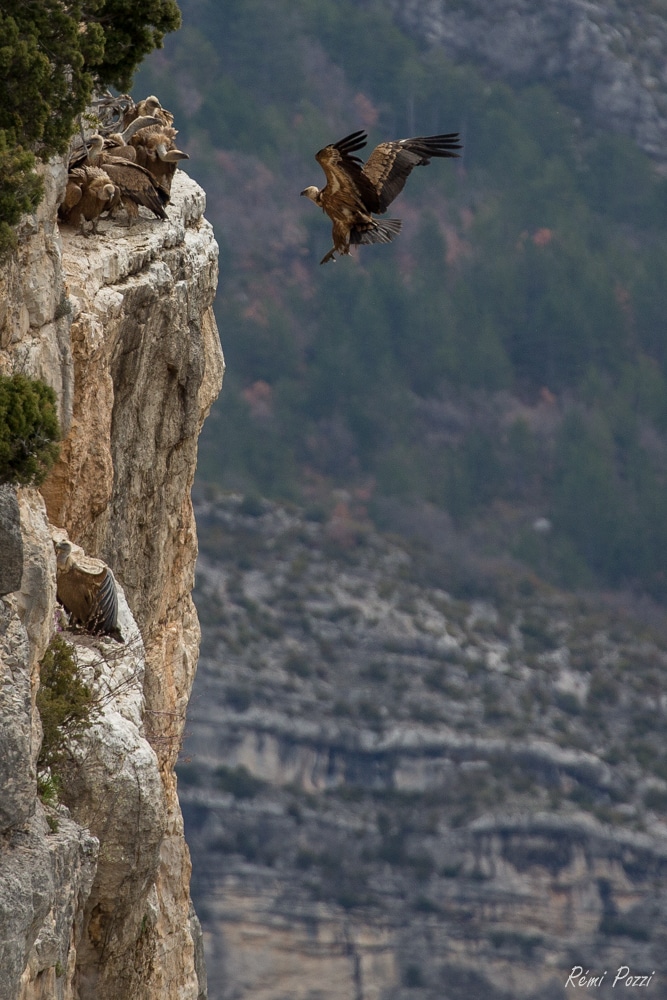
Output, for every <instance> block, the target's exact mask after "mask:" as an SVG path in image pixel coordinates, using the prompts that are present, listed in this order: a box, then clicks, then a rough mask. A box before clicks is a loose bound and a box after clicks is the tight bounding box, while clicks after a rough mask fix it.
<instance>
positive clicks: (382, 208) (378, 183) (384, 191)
mask: <svg viewBox="0 0 667 1000" xmlns="http://www.w3.org/2000/svg"><path fill="white" fill-rule="evenodd" d="M458 138H459V134H458V132H448V133H446V134H444V135H426V136H417V137H416V138H414V139H398V140H397V141H395V142H381V143H380V145H379V146H376V147H375V149H374V150H373V152H372V153H371V155H370V156H369V157H368V160H367V161H366V163H365V165H364V167H363V169H362V171H361V174H362V177H361V181H360V188H361V191H362V197H363V199H364V204H365V205H366V207H367V208H368V210H369V211H370V212H378V213H381V212H386V211H387V208H388V207H389V205H391V203H392V201H393V200H394V198H396V196H397V195H399V194H400V193H401V191H402V190H403V188H404V187H405V182H406V180H407V179H408V177H409V176H410V173H411V172H412V169H413V168H414V167H423V166H426V164H427V163H430V161H431V158H432V157H434V156H440V157H445V156H458V155H459V154H458V153H457V152H455V150H457V149H460V148H461V144H460V143H459V142H458V141H457V140H458Z"/></svg>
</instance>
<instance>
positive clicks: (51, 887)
mask: <svg viewBox="0 0 667 1000" xmlns="http://www.w3.org/2000/svg"><path fill="white" fill-rule="evenodd" d="M65 179H66V171H65V169H64V167H63V166H62V165H61V164H58V163H52V164H50V165H49V166H48V167H47V168H46V169H45V183H46V196H45V198H44V200H43V202H42V204H41V205H40V207H39V210H38V212H37V214H36V215H35V216H31V217H26V218H25V219H24V221H23V223H22V225H21V227H20V230H19V247H18V250H17V252H16V254H15V255H14V256H13V257H12V259H11V260H8V261H5V262H4V263H3V265H2V266H1V267H0V372H2V373H5V374H10V373H13V372H21V373H22V374H24V375H27V376H29V377H31V378H39V379H42V380H43V381H45V382H47V383H48V384H49V385H51V386H52V387H53V388H54V390H55V392H56V394H57V398H58V407H59V417H60V422H61V428H62V433H63V442H62V446H61V452H60V459H59V461H58V464H57V465H56V466H55V468H54V469H53V470H52V472H51V474H50V476H49V478H48V479H47V481H46V482H45V483H44V485H43V486H42V487H41V490H40V491H38V490H36V489H28V488H23V489H19V490H18V491H15V490H14V489H13V488H10V487H3V488H2V489H0V527H1V530H0V564H1V565H2V569H1V570H0V595H4V596H0V671H1V678H2V684H1V685H0V720H1V724H0V734H1V735H0V761H2V764H1V765H0V770H1V771H2V784H3V802H2V805H1V806H0V827H1V829H0V832H1V833H2V838H1V840H0V998H2V1000H15V998H20V1000H36V998H46V997H49V998H58V1000H69V998H72V1000H85V998H88V997H93V996H95V997H96V998H98V1000H107V998H108V1000H111V998H119V1000H120V998H123V1000H126V998H127V997H130V996H131V997H132V998H137V1000H139V998H141V1000H150V998H157V997H160V998H166V997H169V998H173V1000H201V998H203V997H205V996H206V984H205V972H204V966H203V957H202V949H201V932H200V930H199V924H198V921H197V918H196V916H195V914H194V911H193V909H192V905H191V902H190V896H189V881H190V860H189V854H188V849H187V846H186V844H185V840H184V837H183V825H182V818H181V812H180V807H179V804H178V799H177V795H176V779H175V775H174V770H173V769H174V764H175V762H176V759H177V756H178V752H179V749H180V746H181V737H182V732H183V725H184V717H185V709H186V705H187V702H188V698H189V695H190V689H191V685H192V681H193V676H194V672H195V667H196V662H197V656H198V651H199V638H200V633H199V623H198V620H197V615H196V612H195V609H194V605H193V603H192V599H191V596H190V594H191V590H192V586H193V581H194V564H195V559H196V555H197V540H196V531H195V523H194V517H193V512H192V505H191V501H190V488H191V485H192V480H193V477H194V471H195V464H196V451H197V439H198V435H199V432H200V429H201V426H202V423H203V421H204V419H205V417H206V415H207V413H208V410H209V408H210V406H211V403H212V402H213V400H214V399H215V397H216V396H217V394H218V392H219V390H220V386H221V381H222V373H223V367H224V366H223V359H222V353H221V349H220V343H219V339H218V334H217V330H216V325H215V319H214V316H213V310H212V302H213V298H214V294H215V289H216V283H217V245H216V243H215V239H214V237H213V231H212V228H211V226H210V225H209V224H208V222H207V221H206V220H205V219H204V210H205V197H204V193H203V191H202V190H201V189H200V188H199V187H198V186H197V185H196V184H195V183H194V181H192V180H191V179H190V178H189V177H187V175H185V174H184V173H182V172H180V171H179V172H178V173H177V175H176V178H175V181H174V185H173V190H172V202H171V204H170V206H169V208H168V220H167V221H165V222H157V221H156V220H154V219H148V218H146V219H143V218H142V219H140V220H139V221H138V222H137V223H135V224H134V226H132V227H131V228H128V227H127V226H126V225H124V224H122V222H121V223H118V222H112V221H110V220H106V221H104V220H103V221H102V223H101V224H100V227H99V229H100V231H99V234H98V235H97V236H92V237H84V236H82V235H81V234H79V233H78V232H77V231H75V230H74V229H72V228H68V227H62V228H59V227H58V224H57V222H56V210H57V205H58V203H59V201H60V199H61V197H62V192H63V190H64V185H65ZM58 537H60V538H62V537H69V539H70V540H71V541H72V542H75V543H77V544H78V545H80V546H81V547H82V548H83V549H84V550H85V552H86V554H87V555H89V556H94V557H97V558H99V559H102V560H104V561H105V562H106V563H107V564H108V565H109V566H110V567H111V568H112V570H113V572H114V574H115V577H116V580H117V582H118V584H119V589H120V624H121V630H122V632H123V636H124V639H125V641H124V643H123V644H120V643H117V642H115V641H114V640H112V639H110V638H108V637H94V636H90V635H86V634H84V633H81V632H79V633H74V632H72V631H69V630H65V631H63V632H62V637H63V638H64V639H65V640H66V641H67V642H68V644H69V645H70V646H71V648H72V650H73V651H74V654H75V656H76V660H77V662H78V665H79V669H80V671H81V674H82V677H83V679H84V680H85V682H86V684H87V685H88V687H89V690H90V691H91V692H92V694H93V698H94V702H95V706H96V708H95V714H94V717H93V720H92V725H91V726H90V728H89V729H87V730H86V731H85V733H84V735H83V738H82V739H81V741H80V742H79V743H77V746H76V748H75V750H74V751H73V752H72V754H71V759H70V760H69V763H68V772H67V780H66V781H65V782H64V783H63V787H62V788H61V789H60V791H59V795H58V801H57V802H56V803H54V802H53V801H51V802H48V801H46V799H45V796H44V794H42V795H41V796H40V795H38V789H37V774H36V762H37V756H38V753H39V748H40V744H41V738H42V732H41V724H40V719H39V713H38V711H37V709H36V701H35V699H36V693H37V689H38V687H39V663H40V660H41V659H42V658H43V656H44V653H45V651H46V649H47V647H48V645H49V642H50V641H51V639H52V638H53V635H54V634H55V633H56V632H57V631H59V630H60V629H62V627H63V626H62V622H61V620H60V618H59V614H58V605H57V602H56V562H55V553H54V547H53V540H54V538H58Z"/></svg>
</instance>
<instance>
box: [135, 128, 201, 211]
mask: <svg viewBox="0 0 667 1000" xmlns="http://www.w3.org/2000/svg"><path fill="white" fill-rule="evenodd" d="M177 134H178V133H177V131H176V129H175V128H172V127H171V126H169V125H148V126H146V127H144V128H141V129H139V130H138V131H137V132H136V133H135V134H134V135H133V136H132V137H131V139H130V140H129V141H130V147H131V148H132V149H133V150H134V152H135V158H136V162H137V163H139V164H140V165H141V166H142V167H145V169H146V170H148V172H149V173H150V174H151V176H152V177H153V179H154V180H155V182H156V184H157V185H158V187H159V188H160V189H161V190H163V191H165V192H166V193H167V194H170V193H171V182H172V180H173V178H174V174H175V173H176V168H177V166H178V162H179V160H189V159H190V157H189V155H188V153H184V152H182V150H180V149H177V148H176V143H175V142H174V139H175V138H176V135H177Z"/></svg>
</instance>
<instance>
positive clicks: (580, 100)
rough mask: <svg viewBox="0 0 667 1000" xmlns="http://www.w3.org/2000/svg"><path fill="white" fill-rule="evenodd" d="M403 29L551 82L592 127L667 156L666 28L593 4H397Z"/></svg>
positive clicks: (485, 65) (517, 79) (526, 0)
mask: <svg viewBox="0 0 667 1000" xmlns="http://www.w3.org/2000/svg"><path fill="white" fill-rule="evenodd" d="M392 7H393V9H394V14H395V17H396V20H397V21H398V23H399V24H400V25H401V26H402V27H403V28H404V29H405V30H407V31H408V32H409V33H410V34H412V35H414V36H415V37H417V38H419V39H420V40H421V41H423V42H426V43H427V44H428V45H430V46H433V47H438V48H442V49H443V50H444V51H445V52H446V53H447V55H448V56H450V57H451V58H452V59H454V60H458V61H467V60H469V61H474V62H476V63H477V64H478V65H480V66H481V68H482V69H483V70H484V71H486V73H487V74H488V75H489V76H492V77H497V78H502V79H506V80H509V81H511V82H514V83H519V84H521V83H537V82H543V83H548V84H549V85H550V86H552V87H553V88H555V90H556V92H557V93H560V95H561V96H562V97H563V98H564V99H565V100H566V101H568V102H569V103H571V104H572V105H573V106H574V107H576V108H577V109H580V110H582V111H583V112H584V113H585V114H586V115H587V116H588V117H589V118H591V119H592V120H593V121H594V122H595V123H597V124H600V125H603V126H604V127H605V128H611V129H612V130H614V131H617V132H620V133H622V134H624V135H628V136H631V137H632V138H633V139H634V140H635V141H636V142H637V143H638V144H639V146H640V147H641V148H642V149H644V150H645V151H646V152H647V153H649V154H651V155H652V156H656V157H659V158H661V159H664V158H665V157H667V115H666V114H665V110H666V109H665V97H666V92H667V86H666V84H667V81H666V80H665V74H664V66H665V59H666V56H667V25H666V23H665V19H664V17H660V16H657V15H656V14H652V13H651V12H649V11H647V10H637V9H634V8H633V6H632V5H628V6H627V7H623V8H621V7H620V5H619V7H616V6H615V5H613V4H601V3H591V2H587V0H546V2H540V0H500V2H495V0H493V2H492V0H472V2H469V3H465V4H461V3H458V2H451V0H428V2H422V0H392Z"/></svg>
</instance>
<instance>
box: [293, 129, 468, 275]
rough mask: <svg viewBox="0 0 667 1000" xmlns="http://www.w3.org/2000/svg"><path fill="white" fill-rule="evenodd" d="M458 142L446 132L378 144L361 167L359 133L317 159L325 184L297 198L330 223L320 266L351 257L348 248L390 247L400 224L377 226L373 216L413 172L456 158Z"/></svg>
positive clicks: (323, 151)
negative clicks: (442, 159) (330, 242)
mask: <svg viewBox="0 0 667 1000" xmlns="http://www.w3.org/2000/svg"><path fill="white" fill-rule="evenodd" d="M458 137H459V136H458V132H449V133H446V134H444V135H428V136H417V137H415V138H413V139H398V140H396V141H393V142H381V143H380V145H379V146H376V147H375V149H374V150H373V152H372V153H371V155H370V156H369V157H368V160H367V161H366V163H362V161H361V160H360V159H359V157H358V156H355V155H354V153H356V152H357V151H358V150H360V149H363V147H364V146H365V145H366V142H367V138H366V133H365V132H363V131H358V132H352V133H351V134H350V135H347V136H345V138H344V139H340V140H339V141H338V142H335V143H333V144H332V145H330V146H325V147H324V149H321V150H320V151H319V152H318V153H316V155H315V159H316V160H317V162H318V163H319V164H320V166H321V167H322V170H323V171H324V174H325V176H326V179H327V183H326V185H325V186H324V187H323V188H322V189H320V188H317V187H315V186H314V185H311V186H310V187H307V188H305V189H304V190H303V191H302V192H301V194H302V195H305V197H307V198H310V200H311V201H314V202H315V204H316V205H319V206H320V208H321V209H322V210H323V211H325V212H326V213H327V215H328V216H329V218H330V219H331V220H332V222H333V230H332V232H333V243H334V245H333V247H332V248H331V250H329V252H328V253H327V254H325V256H324V257H323V258H322V260H321V261H320V263H321V264H325V263H326V262H327V261H329V260H335V259H336V258H335V256H334V254H335V253H339V254H341V255H342V254H349V252H350V245H351V244H358V243H389V242H391V240H393V238H394V236H396V235H398V233H399V232H400V230H401V221H400V219H386V220H382V221H380V220H378V219H374V218H373V215H372V213H374V212H375V213H378V214H382V213H383V212H386V211H387V208H388V207H389V205H390V204H391V203H392V201H393V200H394V198H396V197H397V195H399V194H400V193H401V191H402V190H403V188H404V186H405V182H406V180H407V179H408V177H409V175H410V173H411V172H412V170H413V168H414V167H420V166H426V164H428V163H430V161H431V158H432V157H455V156H458V153H457V152H455V150H457V149H460V148H461V145H460V144H459V143H458V141H457V140H458Z"/></svg>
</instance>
